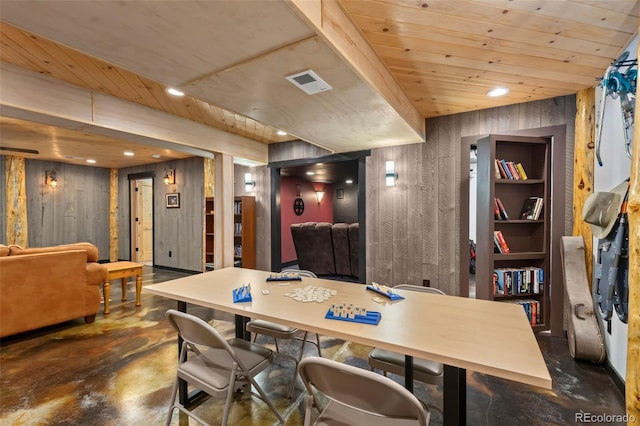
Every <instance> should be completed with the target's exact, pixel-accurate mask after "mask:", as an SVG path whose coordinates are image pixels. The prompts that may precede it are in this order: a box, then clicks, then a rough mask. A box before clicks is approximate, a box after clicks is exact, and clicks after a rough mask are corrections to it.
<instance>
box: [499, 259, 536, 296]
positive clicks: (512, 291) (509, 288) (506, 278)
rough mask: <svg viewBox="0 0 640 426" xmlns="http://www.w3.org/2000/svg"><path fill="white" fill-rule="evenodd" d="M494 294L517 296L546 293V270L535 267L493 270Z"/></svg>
mask: <svg viewBox="0 0 640 426" xmlns="http://www.w3.org/2000/svg"><path fill="white" fill-rule="evenodd" d="M493 281H494V294H501V295H506V296H517V295H521V294H541V293H544V269H542V268H538V267H535V266H525V267H521V268H496V269H494V270H493Z"/></svg>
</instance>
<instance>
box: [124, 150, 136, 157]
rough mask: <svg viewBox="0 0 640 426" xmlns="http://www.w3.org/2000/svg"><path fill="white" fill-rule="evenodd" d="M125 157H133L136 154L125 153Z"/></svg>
mask: <svg viewBox="0 0 640 426" xmlns="http://www.w3.org/2000/svg"><path fill="white" fill-rule="evenodd" d="M124 155H126V156H127V157H133V156H134V155H135V154H134V153H133V152H131V151H125V152H124Z"/></svg>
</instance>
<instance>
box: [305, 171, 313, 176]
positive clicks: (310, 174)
mask: <svg viewBox="0 0 640 426" xmlns="http://www.w3.org/2000/svg"><path fill="white" fill-rule="evenodd" d="M313 175H315V173H313V172H307V176H313Z"/></svg>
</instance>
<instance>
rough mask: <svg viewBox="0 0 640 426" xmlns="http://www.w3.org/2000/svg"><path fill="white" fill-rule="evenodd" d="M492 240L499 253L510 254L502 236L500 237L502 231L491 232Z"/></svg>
mask: <svg viewBox="0 0 640 426" xmlns="http://www.w3.org/2000/svg"><path fill="white" fill-rule="evenodd" d="M493 239H494V242H495V243H497V246H498V249H499V250H500V253H504V254H507V253H510V252H511V251H510V250H509V246H508V245H507V241H506V240H505V239H504V235H502V231H493Z"/></svg>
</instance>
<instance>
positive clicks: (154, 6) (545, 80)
mask: <svg viewBox="0 0 640 426" xmlns="http://www.w3.org/2000/svg"><path fill="white" fill-rule="evenodd" d="M180 3H182V4H184V5H186V6H185V7H182V8H177V9H176V8H175V7H174V6H176V4H175V3H174V4H173V6H172V7H169V5H170V3H164V4H163V5H162V6H161V5H160V2H151V3H147V4H145V5H143V4H141V3H137V4H136V2H131V3H128V2H121V3H118V4H116V3H110V2H106V3H102V6H103V7H104V6H107V8H106V9H96V8H97V7H98V6H94V5H92V2H81V3H74V4H73V5H72V6H69V5H70V4H71V3H68V4H67V6H64V4H63V2H42V1H27V2H12V3H11V4H9V3H6V2H4V3H3V4H2V6H1V7H2V15H1V16H2V22H1V23H0V43H1V48H0V61H2V62H6V63H10V64H13V65H16V66H19V67H21V68H25V69H28V70H32V71H34V72H37V73H41V74H44V75H48V76H51V77H53V78H55V79H58V80H61V81H65V82H68V83H71V84H74V85H77V86H81V87H84V88H89V89H92V90H94V91H99V92H103V93H106V94H108V95H110V96H114V97H117V98H121V99H126V100H129V101H132V102H135V103H137V104H140V105H144V106H147V107H150V108H153V109H156V110H160V111H164V112H167V113H169V114H171V115H175V116H179V117H182V118H186V119H189V120H192V121H195V122H198V123H202V124H204V125H207V126H211V127H214V128H217V129H220V130H224V131H226V132H230V133H234V134H237V135H240V136H244V137H246V138H249V139H252V140H255V141H258V142H261V143H264V144H270V143H277V142H282V141H287V140H292V139H295V138H296V137H292V136H278V135H277V134H276V133H275V132H276V130H277V129H284V130H288V131H289V132H290V133H291V134H294V135H296V136H297V137H300V138H301V139H304V140H307V141H309V142H311V143H314V144H317V145H319V146H324V147H328V148H329V149H332V150H334V151H338V152H340V151H349V150H352V149H362V148H365V147H377V146H388V145H393V144H398V143H410V142H416V141H419V139H420V138H419V137H413V138H412V137H407V136H402V137H398V138H396V139H393V138H392V137H390V134H391V133H394V132H395V133H396V134H398V135H405V134H406V131H407V128H406V127H402V126H404V124H402V123H401V122H400V123H399V122H398V120H397V117H396V116H395V115H394V114H395V113H394V112H393V108H391V110H390V109H389V104H388V103H387V102H386V101H385V99H386V98H387V96H386V95H384V94H383V95H381V93H382V92H383V91H382V90H381V88H380V87H375V84H373V83H372V82H371V81H370V80H367V79H366V78H365V76H363V75H362V73H361V72H360V73H359V72H355V71H353V70H354V69H355V70H356V71H357V68H358V66H360V64H354V63H353V62H349V58H345V57H344V56H345V55H344V54H338V53H335V52H333V51H332V50H338V49H337V48H335V46H331V45H330V44H325V38H326V35H325V34H320V37H319V36H318V35H317V34H316V31H317V29H314V27H313V26H312V25H310V24H309V22H308V20H309V17H308V16H307V17H304V14H302V13H300V11H299V10H297V9H296V7H295V5H296V3H299V1H298V0H290V1H280V2H260V1H253V2H223V1H219V2H196V1H189V2H180ZM333 4H336V2H335V1H333V0H325V3H323V8H324V9H322V11H323V12H322V13H326V10H329V6H331V5H333ZM337 4H338V5H339V6H340V7H342V8H343V10H344V11H345V12H346V14H347V16H348V17H349V19H350V20H351V21H352V23H353V24H355V26H356V27H357V30H358V31H360V32H361V33H362V34H363V35H364V37H365V38H366V40H367V41H368V43H369V44H370V46H371V47H372V48H373V49H374V51H375V54H376V55H377V56H378V59H380V61H381V63H383V64H384V67H385V68H386V69H387V70H389V71H390V72H391V76H392V77H391V79H393V80H395V81H389V79H387V80H388V81H387V82H388V85H389V87H393V86H394V85H398V87H399V88H400V89H401V91H402V92H403V93H400V94H399V96H400V97H402V96H406V97H407V98H408V100H409V101H410V103H411V105H412V107H413V108H415V110H417V112H418V114H419V115H421V116H422V117H424V118H427V117H434V116H440V115H448V114H455V113H460V112H465V111H471V110H478V109H483V108H489V107H495V106H501V105H509V104H514V103H519V102H526V101H532V100H538V99H546V98H550V97H554V96H561V95H567V94H572V93H576V92H577V91H579V90H581V89H583V88H585V87H593V86H595V85H596V84H597V80H596V79H597V78H598V77H601V76H602V75H603V73H604V71H605V69H606V68H607V66H608V65H609V64H610V63H611V61H612V60H613V59H615V58H616V57H617V56H618V55H619V54H620V53H621V51H622V49H623V48H624V46H625V45H627V44H628V43H629V42H630V40H631V39H632V38H633V37H634V35H635V34H636V32H637V28H638V17H639V15H640V1H631V0H607V1H589V0H585V1H572V0H567V1H555V0H548V1H544V0H527V1H514V0H511V1H509V0H475V1H444V0H422V1H414V0H377V1H372V0H366V1H365V0H341V1H339V2H338V3H337ZM247 5H249V6H250V7H247ZM65 7H68V8H70V9H67V8H65ZM122 8H127V13H124V12H123V10H122ZM26 11H28V12H26ZM216 11H217V12H218V13H217V14H216V13H215V12H216ZM151 12H153V16H151V15H152V14H151ZM65 14H66V15H65ZM171 14H173V15H171ZM300 16H303V19H301V18H300ZM324 21H326V22H327V24H326V25H328V23H329V19H324ZM172 22H173V23H172ZM216 25H217V26H216ZM21 27H22V28H21ZM23 28H25V29H23ZM113 28H118V31H113ZM345 32H346V31H345ZM212 37H215V38H212ZM327 47H329V48H327ZM332 47H333V49H332ZM307 68H313V69H314V70H316V71H319V72H321V76H322V77H323V78H325V79H326V80H327V81H328V82H329V84H331V85H332V86H333V90H332V91H331V92H329V93H323V94H322V96H323V97H318V95H315V96H316V97H315V98H314V97H308V96H307V95H304V94H301V93H302V92H300V91H299V90H298V89H297V88H294V87H293V86H291V85H290V84H289V83H288V82H286V80H284V78H283V77H284V76H285V75H287V74H290V73H291V71H292V70H296V71H300V70H304V69H307ZM167 85H180V86H181V87H183V88H185V89H186V90H185V91H187V93H188V95H187V96H184V97H182V98H176V97H172V96H170V95H168V94H167V93H166V91H165V89H166V87H167ZM372 86H374V87H372ZM495 86H506V87H509V88H510V92H509V93H508V94H507V95H506V96H504V97H501V98H489V97H487V96H486V93H487V91H488V90H490V89H491V88H493V87H495ZM189 94H191V95H189ZM392 107H393V105H392ZM389 111H391V112H389ZM20 124H21V123H20V122H19V121H17V120H8V121H7V120H6V119H5V120H2V121H0V126H2V135H3V136H2V139H1V140H0V144H3V145H6V144H7V143H8V140H9V138H8V135H9V134H13V135H19V134H21V133H20V131H19V130H18V129H17V126H19V125H20ZM22 125H24V126H25V127H30V129H29V130H30V131H31V132H32V134H33V132H38V131H41V134H40V136H41V137H42V138H43V140H46V138H47V137H50V136H47V134H50V133H51V131H50V130H51V129H43V128H42V127H39V126H31V125H30V123H29V122H23V123H22ZM409 127H411V126H409ZM362 129H367V130H366V132H365V131H363V130H362ZM9 131H11V132H12V133H7V132H9ZM409 133H411V132H409ZM22 134H25V133H22ZM60 134H62V133H60ZM413 134H414V136H417V135H416V133H413ZM76 136H77V135H76ZM19 139H20V138H19V137H15V138H12V139H11V141H12V142H11V143H12V144H13V145H15V146H17V145H19V144H20V142H19ZM69 139H70V140H73V136H71V135H70V136H69ZM76 139H77V138H76ZM30 140H31V141H32V140H33V138H31V139H30V138H29V137H25V140H24V144H25V145H28V144H29V141H30ZM64 140H65V138H64V137H59V138H58V143H59V144H63V143H64ZM76 148H77V147H76ZM120 148H121V147H120V146H118V149H120ZM75 152H77V151H75ZM113 154H114V153H110V154H109V155H113ZM171 155H173V156H174V157H175V158H179V154H178V153H173V154H171ZM56 161H60V160H59V159H57V160H56ZM113 161H114V160H113V159H112V160H111V163H109V164H116V163H114V162H113ZM105 164H106V163H105Z"/></svg>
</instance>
